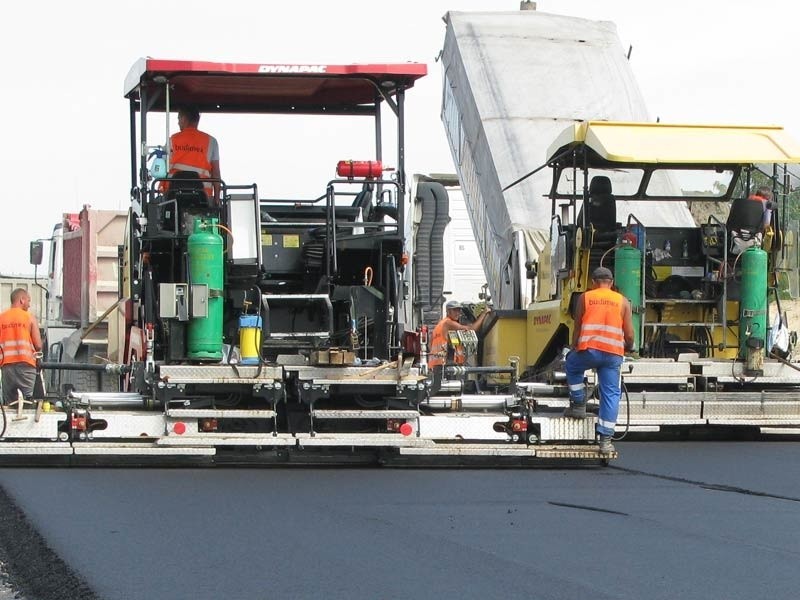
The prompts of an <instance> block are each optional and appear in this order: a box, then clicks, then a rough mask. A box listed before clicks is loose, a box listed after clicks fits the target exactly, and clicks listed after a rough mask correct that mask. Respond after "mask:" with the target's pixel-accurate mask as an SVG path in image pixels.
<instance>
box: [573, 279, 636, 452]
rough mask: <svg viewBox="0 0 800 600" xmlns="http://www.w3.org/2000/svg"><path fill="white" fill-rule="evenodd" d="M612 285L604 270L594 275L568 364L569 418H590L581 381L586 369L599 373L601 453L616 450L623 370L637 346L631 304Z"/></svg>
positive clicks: (582, 304)
mask: <svg viewBox="0 0 800 600" xmlns="http://www.w3.org/2000/svg"><path fill="white" fill-rule="evenodd" d="M613 282H614V275H613V274H612V273H611V271H610V270H609V269H606V268H605V267H597V268H596V269H595V270H594V271H593V272H592V284H593V287H592V289H591V290H589V291H588V292H586V293H584V294H583V295H582V296H581V298H580V300H579V301H578V304H577V306H576V308H575V327H574V329H573V331H572V348H571V351H570V353H569V354H568V355H567V360H566V363H565V371H566V374H567V385H568V386H569V408H567V410H566V411H565V412H564V416H565V417H573V418H576V419H580V418H583V417H585V416H586V391H585V389H584V384H583V379H584V376H585V375H586V370H587V369H596V370H597V383H598V388H599V390H600V412H599V415H598V418H597V426H596V429H597V433H598V435H599V436H600V453H601V454H611V452H613V451H614V446H613V445H612V444H611V436H612V435H613V434H614V428H615V427H616V425H617V415H618V414H619V398H620V367H621V366H622V359H623V357H624V356H625V351H626V350H631V349H632V348H633V344H634V332H633V317H632V312H631V303H630V302H629V301H628V299H627V298H625V297H624V296H623V295H622V294H620V293H619V292H615V291H614V290H612V289H611V285H612V284H613Z"/></svg>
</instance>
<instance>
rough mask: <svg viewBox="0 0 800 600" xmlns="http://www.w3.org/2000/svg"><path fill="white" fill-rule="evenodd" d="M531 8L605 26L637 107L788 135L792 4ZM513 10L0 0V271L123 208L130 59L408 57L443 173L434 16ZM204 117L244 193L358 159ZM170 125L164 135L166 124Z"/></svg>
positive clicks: (346, 145) (411, 130)
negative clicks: (60, 233)
mask: <svg viewBox="0 0 800 600" xmlns="http://www.w3.org/2000/svg"><path fill="white" fill-rule="evenodd" d="M537 5H538V10H539V11H542V12H548V13H556V14H565V15H573V16H580V17H584V18H588V19H593V20H604V21H612V22H614V23H615V24H616V25H617V31H618V35H619V38H620V41H621V43H622V45H623V47H624V48H626V49H627V48H631V57H630V60H631V67H632V69H633V72H634V75H635V76H636V78H637V81H638V83H639V87H640V89H641V91H642V94H643V96H644V99H645V103H646V105H647V108H648V111H649V113H650V115H651V117H652V118H653V119H655V118H659V119H660V120H661V121H662V122H683V123H700V122H708V123H726V124H728V123H730V124H778V125H783V126H784V127H785V128H786V129H787V131H788V132H789V133H790V134H792V135H793V136H794V137H795V138H796V139H800V110H798V107H800V93H798V92H799V91H800V90H798V88H799V87H800V86H799V85H798V75H797V73H796V72H795V65H796V63H797V57H798V56H800V36H797V34H796V30H797V27H798V23H799V22H800V5H795V4H793V3H786V2H780V3H779V2H778V1H777V0H762V2H758V3H755V2H743V1H739V0H702V1H698V0H694V1H688V0H673V1H672V2H665V3H655V2H646V1H643V0H616V1H614V0H607V1H601V0H539V2H538V3H537ZM409 6H411V7H413V9H409V8H408V7H409ZM518 9H519V1H518V0H492V1H489V0H450V1H443V0H425V1H424V2H416V1H410V2H403V1H400V0H398V1H395V2H391V3H390V2H388V1H385V0H369V1H368V0H337V1H335V2H333V1H322V0H306V1H305V2H301V1H296V2H278V1H277V0H273V1H255V0H254V1H247V0H227V1H225V2H211V1H209V0H194V1H193V2H191V3H189V4H187V3H182V2H173V1H171V0H159V1H157V2H156V1H152V0H139V1H138V2H135V3H127V4H124V5H121V4H118V3H116V2H108V1H107V0H103V1H95V0H74V1H71V2H58V1H56V0H52V1H41V0H38V1H37V0H29V1H27V2H13V3H6V4H5V5H4V19H3V24H4V26H5V27H4V28H3V29H4V31H3V34H2V36H0V51H1V52H2V56H3V57H4V60H3V63H2V64H3V69H2V70H3V77H4V79H5V81H4V82H3V85H2V90H3V93H2V95H0V98H1V99H0V103H1V104H0V132H2V140H3V144H2V146H0V153H1V154H0V160H1V161H2V162H1V164H2V165H3V173H4V175H5V187H4V189H5V193H4V199H3V202H4V204H5V206H6V207H7V208H6V210H7V213H6V218H5V219H3V223H4V227H3V235H2V236H0V274H2V275H20V274H21V275H32V274H33V267H32V266H31V265H30V264H29V263H28V244H29V242H30V241H31V240H33V239H37V238H48V237H49V236H50V235H51V233H52V229H53V225H54V224H55V223H57V222H59V221H60V220H61V215H62V213H64V212H78V211H79V210H80V209H81V207H82V206H83V205H85V204H89V205H91V206H92V207H93V208H95V209H114V210H127V208H128V206H129V188H130V176H129V160H130V157H129V145H128V144H129V139H128V138H129V136H128V104H127V101H126V100H125V99H124V98H123V81H124V79H125V76H126V74H127V73H128V71H129V69H130V68H131V66H132V65H133V64H134V62H135V61H136V60H137V59H138V58H140V57H144V56H151V57H154V58H164V59H190V60H210V61H220V62H245V63H278V64H280V63H315V64H317V63H323V64H324V63H328V64H338V63H354V62H361V63H378V62H406V61H416V62H424V63H426V64H427V65H428V73H429V74H428V76H427V77H425V78H423V79H422V80H420V81H419V82H418V84H417V85H416V86H415V87H414V89H412V90H410V91H409V93H408V94H407V113H406V118H407V129H406V138H407V142H406V156H407V159H406V162H407V171H408V173H409V174H411V173H414V172H421V173H433V172H437V173H441V172H449V173H452V172H453V171H454V168H453V165H452V161H451V158H450V152H449V150H448V148H447V144H446V139H445V135H444V129H443V126H442V124H441V122H440V120H439V108H440V104H441V89H440V88H441V69H440V65H439V63H437V62H436V57H437V55H438V53H439V51H440V50H441V48H442V44H443V41H444V33H445V30H444V23H443V22H442V16H443V15H444V14H445V13H446V12H447V11H449V10H453V11H474V10H480V11H506V10H508V11H516V10H518ZM521 93H524V90H521ZM220 118H221V117H219V116H217V115H208V116H207V117H206V118H203V119H202V120H201V123H200V128H201V129H204V130H206V131H208V132H209V133H212V134H213V135H215V137H217V139H218V141H219V144H220V154H221V159H220V162H221V170H222V177H223V179H224V180H225V181H226V182H227V183H229V184H231V183H253V182H256V183H258V185H259V191H260V192H262V193H261V195H262V197H263V196H264V195H271V196H272V197H274V195H275V194H277V195H280V194H283V193H284V191H286V190H290V189H291V186H293V185H299V184H300V182H302V183H303V184H305V185H311V183H312V182H314V183H315V185H314V187H313V189H314V190H317V189H318V190H319V193H320V194H321V193H323V192H324V188H325V183H326V182H327V180H328V179H329V178H332V177H333V171H334V166H335V164H336V161H337V160H339V159H347V158H358V157H359V156H358V154H357V152H359V148H360V146H359V143H360V142H358V141H357V140H356V139H355V138H356V136H355V134H353V135H349V130H348V129H345V130H341V129H336V128H331V127H329V126H328V125H324V124H323V123H321V122H319V120H316V121H314V120H309V121H304V122H303V123H301V124H298V123H292V124H291V125H287V124H286V123H277V122H275V121H273V120H264V121H263V122H262V123H259V127H258V128H253V129H247V128H243V127H241V126H240V127H238V128H237V127H233V128H226V126H225V124H224V123H222V122H220V121H217V119H220ZM294 118H295V119H296V118H297V117H294ZM171 127H172V130H173V131H174V130H175V128H176V124H175V123H173V124H172V125H171ZM289 127H291V129H289ZM353 131H354V132H355V130H353ZM370 139H371V138H370ZM310 165H313V166H310ZM266 191H268V192H270V193H269V194H268V193H267V192H266ZM309 195H315V194H314V193H309ZM41 273H42V270H41V268H40V270H39V274H40V275H41Z"/></svg>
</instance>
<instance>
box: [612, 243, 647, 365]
mask: <svg viewBox="0 0 800 600" xmlns="http://www.w3.org/2000/svg"><path fill="white" fill-rule="evenodd" d="M614 284H615V285H616V286H617V289H618V290H619V293H620V294H622V295H623V296H625V297H626V298H627V299H628V301H629V302H630V303H631V308H632V309H633V335H634V344H633V349H634V351H637V352H638V350H639V342H640V340H639V337H640V331H639V329H640V328H641V323H642V315H641V312H640V307H641V305H642V253H641V251H640V250H639V249H638V248H636V247H635V246H631V245H630V244H624V245H622V246H620V247H619V248H617V249H616V250H615V251H614Z"/></svg>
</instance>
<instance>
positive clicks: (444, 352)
mask: <svg viewBox="0 0 800 600" xmlns="http://www.w3.org/2000/svg"><path fill="white" fill-rule="evenodd" d="M444 308H445V315H444V318H443V319H442V320H441V321H439V322H438V323H437V324H436V327H434V328H433V334H432V336H431V347H430V354H429V358H428V366H429V367H430V368H431V370H432V371H433V384H432V386H431V394H435V393H436V392H438V391H439V388H440V387H441V386H442V373H443V371H444V366H445V364H456V365H463V364H464V361H465V359H466V357H465V356H464V354H463V351H460V350H453V349H452V348H451V347H450V345H449V344H448V336H447V333H448V332H450V331H457V330H462V331H464V330H471V331H478V330H479V329H480V328H481V325H483V321H484V320H485V319H486V315H488V314H489V312H490V311H491V307H490V306H487V307H486V309H485V310H484V311H483V312H482V313H481V315H480V316H479V317H478V318H477V319H475V322H474V323H471V324H469V325H462V324H461V323H459V319H461V303H460V302H457V301H456V300H450V301H449V302H448V303H447V304H446V305H445V307H444Z"/></svg>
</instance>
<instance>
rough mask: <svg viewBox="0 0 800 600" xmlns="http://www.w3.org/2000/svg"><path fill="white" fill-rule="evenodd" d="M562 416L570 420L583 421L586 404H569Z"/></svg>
mask: <svg viewBox="0 0 800 600" xmlns="http://www.w3.org/2000/svg"><path fill="white" fill-rule="evenodd" d="M564 416H565V417H569V418H570V419H585V418H586V403H585V402H584V403H583V404H577V403H575V402H570V403H569V406H568V407H567V410H565V411H564Z"/></svg>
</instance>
